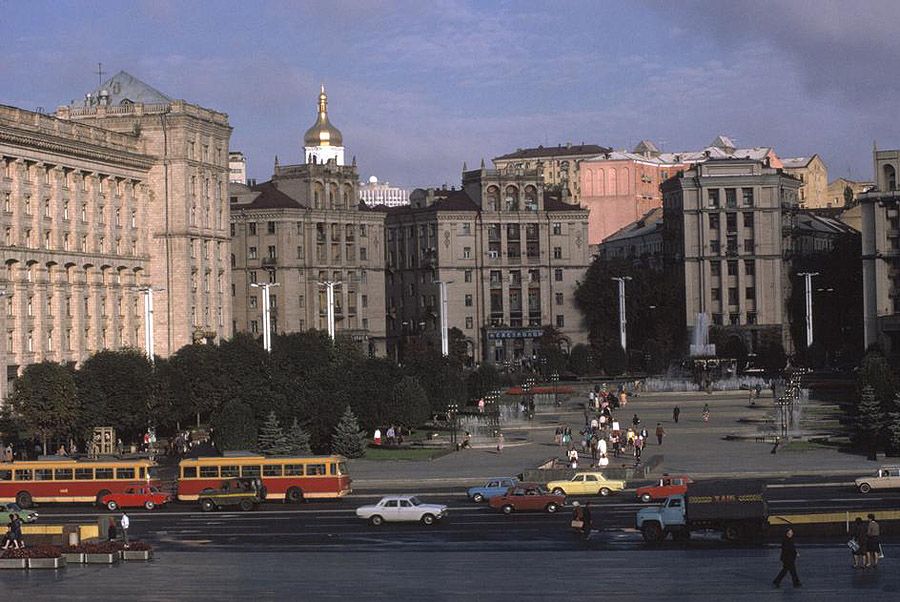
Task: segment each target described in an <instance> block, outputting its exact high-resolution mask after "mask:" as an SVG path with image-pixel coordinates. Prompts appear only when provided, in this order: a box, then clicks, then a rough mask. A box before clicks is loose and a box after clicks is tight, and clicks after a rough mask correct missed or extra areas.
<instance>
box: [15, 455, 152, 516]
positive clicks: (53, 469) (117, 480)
mask: <svg viewBox="0 0 900 602" xmlns="http://www.w3.org/2000/svg"><path fill="white" fill-rule="evenodd" d="M155 467H156V463H155V462H151V461H150V460H146V459H137V460H73V459H72V458H63V457H60V458H50V459H42V460H30V461H21V462H20V461H15V462H8V463H7V462H4V463H2V464H0V502H13V501H14V502H16V503H17V504H18V505H19V506H21V507H22V508H30V507H31V505H32V504H33V503H34V502H91V503H99V500H100V498H102V497H103V496H104V495H107V494H109V493H121V492H122V491H124V490H125V488H126V487H129V486H132V485H134V484H136V483H141V484H150V485H154V486H156V485H158V483H157V482H156V481H155V480H152V479H153V477H154V476H155V475H153V474H152V471H151V469H153V468H155Z"/></svg>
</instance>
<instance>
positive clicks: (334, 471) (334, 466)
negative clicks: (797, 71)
mask: <svg viewBox="0 0 900 602" xmlns="http://www.w3.org/2000/svg"><path fill="white" fill-rule="evenodd" d="M328 468H330V469H331V476H333V477H334V476H337V473H338V472H337V464H335V463H334V462H332V463H331V464H329V465H328Z"/></svg>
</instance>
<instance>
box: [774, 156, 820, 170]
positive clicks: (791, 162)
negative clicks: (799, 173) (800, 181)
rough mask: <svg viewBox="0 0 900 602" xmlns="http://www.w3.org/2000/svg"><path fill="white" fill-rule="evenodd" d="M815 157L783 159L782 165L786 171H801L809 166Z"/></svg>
mask: <svg viewBox="0 0 900 602" xmlns="http://www.w3.org/2000/svg"><path fill="white" fill-rule="evenodd" d="M814 157H815V155H813V156H812V157H782V158H781V164H782V165H783V166H784V168H785V169H799V168H801V167H806V166H807V165H809V163H810V162H811V161H812V160H813V158H814Z"/></svg>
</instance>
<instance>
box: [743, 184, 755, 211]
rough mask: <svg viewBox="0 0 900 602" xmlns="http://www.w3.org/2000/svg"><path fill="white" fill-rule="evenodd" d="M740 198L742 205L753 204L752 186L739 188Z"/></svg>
mask: <svg viewBox="0 0 900 602" xmlns="http://www.w3.org/2000/svg"><path fill="white" fill-rule="evenodd" d="M741 198H742V199H743V202H744V207H752V206H753V189H752V188H741Z"/></svg>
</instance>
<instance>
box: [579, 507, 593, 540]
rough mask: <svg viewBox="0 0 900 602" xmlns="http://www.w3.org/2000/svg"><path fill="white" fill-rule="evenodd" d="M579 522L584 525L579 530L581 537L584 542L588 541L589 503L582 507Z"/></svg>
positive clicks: (589, 526)
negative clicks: (582, 522)
mask: <svg viewBox="0 0 900 602" xmlns="http://www.w3.org/2000/svg"><path fill="white" fill-rule="evenodd" d="M581 520H582V521H584V525H583V526H582V528H581V532H582V535H583V536H584V538H585V540H587V539H590V537H591V503H590V502H588V503H587V504H585V505H584V510H583V511H582V513H581Z"/></svg>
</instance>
